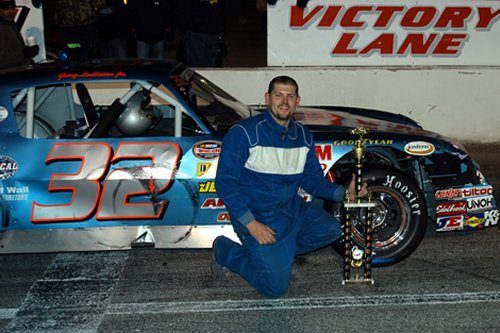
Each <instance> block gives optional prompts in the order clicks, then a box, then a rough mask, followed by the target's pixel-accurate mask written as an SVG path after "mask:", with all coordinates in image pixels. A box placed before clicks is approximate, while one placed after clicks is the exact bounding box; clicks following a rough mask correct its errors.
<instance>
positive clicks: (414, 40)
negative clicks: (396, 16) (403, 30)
mask: <svg viewBox="0 0 500 333" xmlns="http://www.w3.org/2000/svg"><path fill="white" fill-rule="evenodd" d="M436 37H437V34H435V33H432V34H430V36H429V38H427V41H425V36H424V34H408V36H407V37H406V39H405V40H404V42H403V44H401V47H400V48H399V50H398V54H405V53H406V52H407V51H408V49H410V53H411V54H427V53H428V52H429V49H430V47H431V45H432V43H433V42H434V40H435V39H436Z"/></svg>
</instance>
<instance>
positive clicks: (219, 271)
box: [210, 236, 227, 279]
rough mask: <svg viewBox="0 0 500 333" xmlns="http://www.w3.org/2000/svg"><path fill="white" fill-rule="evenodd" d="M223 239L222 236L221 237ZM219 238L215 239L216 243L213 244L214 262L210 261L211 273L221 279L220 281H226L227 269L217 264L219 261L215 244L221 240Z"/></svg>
mask: <svg viewBox="0 0 500 333" xmlns="http://www.w3.org/2000/svg"><path fill="white" fill-rule="evenodd" d="M219 237H222V236H219ZM219 237H216V238H215V239H214V242H213V243H212V261H210V272H211V273H212V275H213V276H215V277H217V278H219V279H225V278H226V270H227V269H226V268H225V267H224V266H222V265H221V264H219V263H218V262H217V259H215V253H214V249H215V242H216V241H217V240H218V239H219Z"/></svg>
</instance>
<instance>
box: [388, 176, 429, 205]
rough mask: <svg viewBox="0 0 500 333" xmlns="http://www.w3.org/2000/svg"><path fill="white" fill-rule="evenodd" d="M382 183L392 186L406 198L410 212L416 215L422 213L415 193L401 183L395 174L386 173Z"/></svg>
mask: <svg viewBox="0 0 500 333" xmlns="http://www.w3.org/2000/svg"><path fill="white" fill-rule="evenodd" d="M382 185H383V186H387V187H390V188H393V189H395V190H398V191H399V192H401V193H402V194H403V196H404V197H405V198H406V199H408V202H409V203H410V207H411V213H412V214H416V215H422V211H421V210H420V204H419V203H418V198H417V195H416V194H415V193H414V192H413V191H411V190H410V189H409V187H408V186H407V185H405V184H403V183H402V182H401V180H399V179H398V178H397V177H396V176H395V175H392V174H388V175H386V181H385V183H383V184H382Z"/></svg>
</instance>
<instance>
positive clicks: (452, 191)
mask: <svg viewBox="0 0 500 333" xmlns="http://www.w3.org/2000/svg"><path fill="white" fill-rule="evenodd" d="M492 194H493V187H492V186H490V185H488V186H474V187H466V188H449V189H445V190H439V191H436V199H456V198H468V197H478V196H486V195H492Z"/></svg>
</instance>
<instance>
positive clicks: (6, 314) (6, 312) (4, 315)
mask: <svg viewBox="0 0 500 333" xmlns="http://www.w3.org/2000/svg"><path fill="white" fill-rule="evenodd" d="M16 312H17V309H7V308H6V309H0V319H11V318H12V317H14V316H15V315H16Z"/></svg>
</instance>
